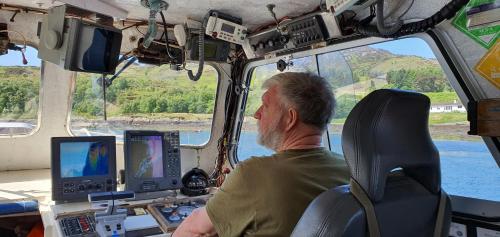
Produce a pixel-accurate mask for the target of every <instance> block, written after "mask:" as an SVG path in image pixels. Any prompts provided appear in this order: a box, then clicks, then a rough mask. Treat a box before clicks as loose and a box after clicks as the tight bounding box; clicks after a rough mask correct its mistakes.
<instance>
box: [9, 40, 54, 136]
mask: <svg viewBox="0 0 500 237" xmlns="http://www.w3.org/2000/svg"><path fill="white" fill-rule="evenodd" d="M13 43H14V44H20V43H21V42H13ZM26 47H31V48H33V49H35V50H36V52H37V53H38V47H37V46H36V45H34V44H31V43H28V42H26ZM44 71H45V61H44V60H42V59H40V88H38V109H37V115H36V116H37V119H36V121H37V122H36V126H35V127H34V128H33V129H32V130H31V131H30V132H29V133H25V134H13V135H0V139H11V138H25V137H31V136H33V135H35V134H37V133H38V131H40V128H41V123H42V108H43V106H42V104H43V101H42V100H43V84H44V83H43V82H44Z"/></svg>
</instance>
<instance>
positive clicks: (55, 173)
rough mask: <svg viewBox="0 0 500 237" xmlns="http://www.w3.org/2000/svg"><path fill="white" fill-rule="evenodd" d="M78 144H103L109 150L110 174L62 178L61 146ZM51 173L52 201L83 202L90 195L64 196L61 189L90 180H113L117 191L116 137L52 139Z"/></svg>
mask: <svg viewBox="0 0 500 237" xmlns="http://www.w3.org/2000/svg"><path fill="white" fill-rule="evenodd" d="M78 142H103V143H105V144H106V145H107V147H108V149H109V157H108V174H107V175H89V176H81V177H62V174H61V144H62V143H78ZM51 173H52V200H54V201H64V202H66V201H67V202H69V201H79V200H81V201H83V200H86V199H87V195H88V193H85V192H82V193H78V194H75V195H72V196H71V197H70V196H66V197H65V196H64V195H63V193H62V192H61V190H62V189H61V188H60V187H62V186H63V184H64V183H65V182H72V181H80V180H89V179H93V178H94V179H95V178H98V179H99V178H104V179H112V180H113V187H114V190H112V191H116V137H114V136H89V137H52V139H51Z"/></svg>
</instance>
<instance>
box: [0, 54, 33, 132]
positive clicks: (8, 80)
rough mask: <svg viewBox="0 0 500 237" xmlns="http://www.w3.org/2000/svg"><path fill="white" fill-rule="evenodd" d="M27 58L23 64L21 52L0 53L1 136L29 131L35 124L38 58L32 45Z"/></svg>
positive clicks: (31, 130)
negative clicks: (25, 63)
mask: <svg viewBox="0 0 500 237" xmlns="http://www.w3.org/2000/svg"><path fill="white" fill-rule="evenodd" d="M26 58H27V59H28V64H27V65H24V64H23V63H22V56H21V53H20V52H17V51H12V50H9V51H8V53H7V54H4V55H1V56H0V137H3V136H13V135H25V134H30V133H31V132H33V130H34V129H35V128H36V127H37V126H38V104H39V98H40V97H39V96H40V81H41V73H40V65H41V61H40V59H38V58H37V50H36V49H35V48H32V47H27V49H26Z"/></svg>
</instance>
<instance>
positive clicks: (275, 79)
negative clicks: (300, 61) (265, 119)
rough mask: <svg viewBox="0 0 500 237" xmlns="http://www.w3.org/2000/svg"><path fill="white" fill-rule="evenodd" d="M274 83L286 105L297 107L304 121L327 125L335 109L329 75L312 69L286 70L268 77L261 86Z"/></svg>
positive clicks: (283, 103)
mask: <svg viewBox="0 0 500 237" xmlns="http://www.w3.org/2000/svg"><path fill="white" fill-rule="evenodd" d="M275 85H277V86H278V88H279V91H280V92H279V93H280V98H281V103H282V106H284V108H290V107H291V108H294V109H295V110H297V113H298V115H299V120H300V121H302V122H303V123H305V124H309V125H313V126H315V127H317V128H319V129H321V130H324V129H326V127H327V126H328V124H329V123H330V121H331V120H332V118H333V115H334V113H335V97H334V95H333V91H332V87H331V85H330V83H329V82H328V81H327V80H326V79H324V78H322V77H320V76H317V75H314V74H312V73H302V72H285V73H280V74H276V75H274V76H272V77H271V78H269V79H267V80H266V81H265V82H264V84H263V85H262V87H263V88H264V89H269V88H270V87H273V86H275Z"/></svg>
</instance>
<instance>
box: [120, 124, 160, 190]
mask: <svg viewBox="0 0 500 237" xmlns="http://www.w3.org/2000/svg"><path fill="white" fill-rule="evenodd" d="M133 136H134V137H136V136H161V141H162V161H163V162H162V165H163V177H159V178H136V177H134V176H133V175H132V173H133V172H129V171H132V167H131V166H132V162H131V159H132V156H131V153H130V152H131V151H130V149H131V144H130V143H131V140H130V139H131V138H132V137H133ZM167 146H168V144H167V142H166V141H165V133H164V132H159V131H150V130H127V131H125V132H124V144H123V151H124V154H123V158H124V162H125V188H124V190H127V191H134V192H136V193H144V192H156V191H163V190H167V189H168V187H169V183H168V178H167V177H166V176H167V174H168V164H167V159H166V158H167V154H166V152H167ZM145 182H154V183H156V184H157V185H158V188H157V189H155V190H150V191H145V190H143V189H142V185H143V184H144V183H145Z"/></svg>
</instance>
